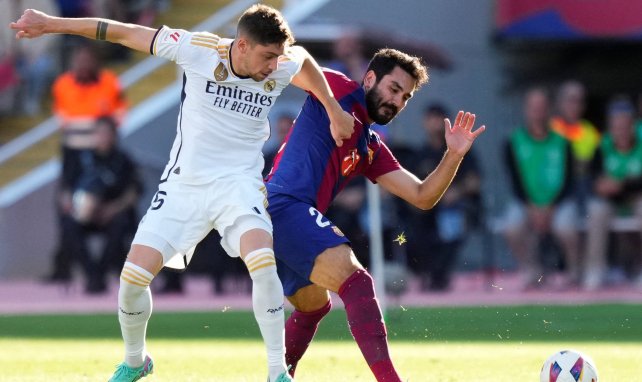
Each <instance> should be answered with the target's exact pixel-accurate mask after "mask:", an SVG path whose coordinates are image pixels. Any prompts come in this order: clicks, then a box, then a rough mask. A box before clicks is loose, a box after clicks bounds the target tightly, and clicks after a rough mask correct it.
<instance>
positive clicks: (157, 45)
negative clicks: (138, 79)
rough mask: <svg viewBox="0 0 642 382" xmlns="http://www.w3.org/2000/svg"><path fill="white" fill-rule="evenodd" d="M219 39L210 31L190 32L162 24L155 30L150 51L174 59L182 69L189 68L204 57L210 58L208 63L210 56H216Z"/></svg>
mask: <svg viewBox="0 0 642 382" xmlns="http://www.w3.org/2000/svg"><path fill="white" fill-rule="evenodd" d="M219 41H220V37H219V36H217V35H215V34H212V33H208V32H195V33H192V32H189V31H186V30H184V29H172V28H169V27H167V26H166V25H164V26H162V27H161V28H160V29H158V31H157V32H156V35H155V36H154V39H153V41H152V44H151V46H150V53H151V54H152V55H154V56H158V57H163V58H166V59H168V60H171V61H174V62H175V63H177V64H178V65H180V66H181V67H183V69H189V68H190V67H192V66H194V65H197V64H198V63H199V62H200V61H201V60H203V59H204V58H205V57H207V58H208V59H210V63H211V57H216V58H218V43H219ZM214 64H216V63H214Z"/></svg>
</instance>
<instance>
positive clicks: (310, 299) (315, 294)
mask: <svg viewBox="0 0 642 382" xmlns="http://www.w3.org/2000/svg"><path fill="white" fill-rule="evenodd" d="M288 301H290V303H291V304H292V306H294V308H295V309H296V310H298V311H299V312H315V311H317V310H319V309H321V308H323V307H324V306H325V305H326V304H327V303H328V301H330V293H328V290H327V289H325V288H323V287H320V286H318V285H314V284H311V285H308V286H305V287H302V288H300V289H299V290H297V291H296V293H295V294H294V295H292V296H289V297H288Z"/></svg>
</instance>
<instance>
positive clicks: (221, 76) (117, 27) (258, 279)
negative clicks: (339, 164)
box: [10, 4, 354, 382]
mask: <svg viewBox="0 0 642 382" xmlns="http://www.w3.org/2000/svg"><path fill="white" fill-rule="evenodd" d="M10 27H11V28H12V29H14V30H16V31H17V33H16V38H35V37H39V36H41V35H44V34H49V33H66V34H75V35H80V36H84V37H87V38H93V39H97V40H107V41H110V42H114V43H119V44H121V45H124V46H126V47H129V48H131V49H135V50H139V51H143V52H147V51H149V52H150V53H151V54H154V55H158V56H161V57H165V58H168V59H170V60H172V61H175V62H176V63H177V64H178V65H180V66H181V67H182V68H183V69H184V71H185V72H184V76H183V89H182V91H181V104H180V111H179V114H178V121H177V134H176V139H175V141H174V145H173V147H172V150H171V152H170V158H169V162H168V164H167V167H166V168H165V171H164V172H163V175H162V177H161V180H160V184H159V188H158V192H157V193H156V195H155V196H154V200H153V201H152V203H151V206H150V208H149V210H148V212H147V214H146V215H145V216H144V217H143V219H142V221H141V223H140V225H139V227H138V231H137V233H136V236H135V238H134V241H133V244H132V247H131V250H130V252H129V254H128V256H127V261H126V262H125V265H124V267H123V270H122V272H121V278H120V290H119V294H118V306H119V312H118V316H119V321H120V327H121V332H122V335H123V339H124V341H125V360H124V362H123V363H121V364H120V365H119V366H118V368H117V370H116V372H115V373H114V375H113V376H112V378H111V379H110V381H126V382H131V381H136V380H138V379H140V378H142V377H144V376H146V375H148V374H150V373H151V372H152V371H153V362H152V359H151V358H150V356H149V355H148V354H147V352H146V349H145V332H146V328H147V322H148V320H149V317H150V315H151V311H152V300H151V292H150V288H149V284H150V283H151V281H152V279H153V278H154V276H156V275H157V274H158V272H159V271H160V270H161V269H162V268H163V266H168V265H169V266H173V267H184V266H187V263H188V262H189V257H190V256H189V249H190V248H193V247H194V246H195V245H196V244H197V243H198V242H199V241H200V240H202V239H203V238H204V237H205V236H206V235H207V233H208V232H209V231H210V230H212V229H216V230H217V231H218V232H219V233H220V234H221V237H222V240H221V244H222V245H223V247H224V248H225V249H226V251H227V253H228V254H229V255H230V256H240V257H241V258H242V259H243V261H244V262H245V264H246V266H247V267H248V270H249V272H250V276H251V278H252V281H253V298H252V300H253V308H254V314H255V317H256V320H257V322H258V324H259V327H260V329H261V334H262V336H263V340H264V342H265V345H266V348H267V359H268V375H269V377H268V381H269V382H285V381H290V380H291V378H290V377H289V375H288V373H287V372H286V369H287V367H286V365H285V359H284V353H285V345H284V337H283V336H284V312H283V288H282V286H281V283H280V281H279V278H278V276H277V273H276V262H275V259H274V251H273V249H272V224H271V221H270V218H269V215H268V214H267V211H266V205H267V200H266V195H265V187H264V186H263V183H262V181H261V171H262V170H263V165H264V163H263V157H262V154H261V148H262V146H263V143H264V142H265V141H266V140H267V138H268V137H269V125H268V120H267V115H268V113H269V111H270V109H271V108H272V106H273V105H274V103H275V101H276V98H277V97H278V96H279V94H280V93H281V91H282V90H283V88H285V87H286V86H287V85H288V84H289V83H290V82H292V83H293V84H294V85H296V86H297V87H300V88H302V89H304V90H307V91H310V92H312V93H313V94H314V95H315V97H317V98H318V99H319V101H320V102H321V103H322V104H323V106H324V107H325V108H326V109H327V111H328V114H329V118H330V120H331V124H332V126H331V129H332V135H333V137H334V139H335V142H336V144H337V145H338V146H341V145H342V140H343V139H346V138H349V137H350V136H351V134H352V131H353V129H354V120H353V118H352V116H351V115H350V114H348V113H347V112H344V111H343V110H342V109H341V107H340V106H339V104H338V103H337V101H336V100H335V99H334V97H333V94H332V91H331V90H330V87H329V86H328V83H327V81H326V80H325V78H324V76H323V75H322V74H321V71H320V69H319V67H318V65H317V64H316V62H315V61H314V59H313V58H312V57H311V56H310V55H309V54H308V53H307V52H306V51H305V50H304V49H303V48H301V47H297V46H292V44H293V42H294V39H293V37H292V33H291V31H290V29H289V27H288V25H287V22H286V21H285V20H284V19H283V16H282V15H281V14H280V13H279V11H277V10H275V9H273V8H271V7H269V6H265V5H258V4H257V5H254V6H252V7H250V8H249V9H247V10H246V11H245V12H244V13H243V15H241V17H240V19H239V21H238V25H237V34H236V37H235V38H234V39H226V38H220V37H218V36H216V35H214V34H211V33H206V32H199V33H192V32H188V31H185V30H182V29H172V28H169V27H167V26H163V27H161V28H160V29H158V30H154V29H152V28H148V27H144V26H140V25H135V24H124V23H120V22H117V21H114V20H109V19H100V18H78V19H71V18H59V17H52V16H49V15H46V14H44V13H42V12H39V11H36V10H31V9H28V10H26V11H25V12H24V14H23V15H22V17H21V18H20V19H19V20H18V21H17V22H15V23H11V25H10ZM177 254H179V256H176V255H177ZM180 254H182V256H181V255H180Z"/></svg>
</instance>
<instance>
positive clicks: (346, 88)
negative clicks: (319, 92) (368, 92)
mask: <svg viewBox="0 0 642 382" xmlns="http://www.w3.org/2000/svg"><path fill="white" fill-rule="evenodd" d="M322 70H323V75H324V76H325V78H326V80H327V81H328V85H330V88H331V89H332V92H333V93H334V96H335V98H336V99H340V98H343V97H344V96H346V95H348V94H350V93H352V92H354V91H355V90H357V89H359V88H360V85H359V83H357V82H356V81H354V80H352V79H350V78H348V76H346V75H345V74H343V73H341V72H339V71H337V70H334V69H330V68H323V69H322Z"/></svg>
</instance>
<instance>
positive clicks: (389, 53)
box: [367, 48, 428, 89]
mask: <svg viewBox="0 0 642 382" xmlns="http://www.w3.org/2000/svg"><path fill="white" fill-rule="evenodd" d="M397 66H399V67H400V68H401V69H403V70H404V71H406V72H407V73H408V74H410V75H411V76H412V78H414V79H415V82H416V85H415V89H419V88H420V87H421V85H423V84H425V83H427V82H428V68H426V66H425V65H424V64H423V63H422V62H421V59H420V58H419V57H416V56H411V55H409V54H407V53H404V52H401V51H399V50H396V49H391V48H384V49H380V50H379V51H378V52H377V53H375V55H374V56H373V57H372V60H370V63H369V64H368V70H367V71H370V70H372V71H374V73H375V75H376V76H377V82H378V81H380V80H381V79H382V78H383V76H385V75H386V74H390V72H392V71H393V70H394V68H395V67H397Z"/></svg>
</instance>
